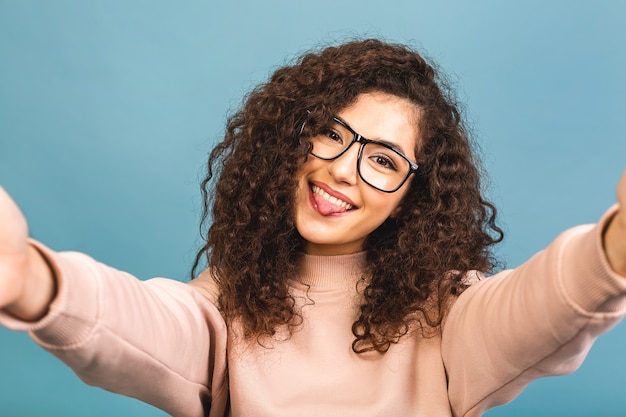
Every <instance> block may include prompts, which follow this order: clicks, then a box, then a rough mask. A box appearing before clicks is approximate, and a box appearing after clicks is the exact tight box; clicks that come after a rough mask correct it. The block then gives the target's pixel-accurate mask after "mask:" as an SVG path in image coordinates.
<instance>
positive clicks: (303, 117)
mask: <svg viewBox="0 0 626 417" xmlns="http://www.w3.org/2000/svg"><path fill="white" fill-rule="evenodd" d="M367 92H382V93H387V94H392V95H395V96H398V97H401V98H405V99H408V100H409V101H411V102H412V103H414V104H415V105H416V106H417V108H419V109H420V115H421V117H420V118H419V121H418V122H417V123H418V124H419V125H418V129H417V130H418V132H420V138H419V139H420V140H419V141H418V143H419V144H418V149H417V150H416V155H418V157H417V163H418V164H419V165H420V170H419V172H418V174H417V175H416V176H415V178H413V180H412V182H411V185H410V188H409V190H408V193H407V194H406V196H405V198H404V200H403V203H402V205H401V211H400V212H399V213H398V214H397V216H395V217H394V218H393V219H388V220H387V221H385V222H384V223H383V224H382V225H381V226H380V227H379V228H378V229H377V230H375V231H374V232H373V233H371V234H370V236H368V238H367V239H366V242H365V250H366V253H367V255H366V259H367V270H366V271H364V274H366V275H368V276H369V277H370V280H369V281H368V285H367V287H366V288H365V290H364V294H363V303H362V305H361V308H360V315H359V317H357V318H356V321H355V322H354V324H353V326H352V332H353V333H354V336H355V340H354V342H353V345H352V349H353V350H354V351H355V352H357V353H362V352H366V351H371V350H375V351H378V352H381V353H384V352H386V351H387V350H388V349H389V347H390V345H391V344H392V343H397V341H398V340H399V339H400V338H401V337H402V336H403V335H405V334H406V333H407V332H408V331H409V329H410V328H411V327H412V326H413V325H415V324H417V325H418V327H419V328H421V329H422V332H424V329H438V328H439V327H440V325H441V322H442V320H443V316H444V312H445V308H444V305H446V303H447V302H448V301H449V299H450V297H454V296H455V295H456V294H459V293H460V292H462V291H463V290H464V289H465V288H466V286H465V285H464V283H463V276H464V275H465V274H466V273H467V272H468V271H470V270H479V271H490V270H492V269H493V267H494V265H495V264H496V263H495V260H494V258H493V256H492V254H491V251H490V247H491V246H492V245H493V244H495V243H497V242H499V241H500V240H502V236H503V235H502V230H501V229H500V228H499V227H498V226H497V225H496V224H495V217H496V209H495V207H494V206H493V205H492V204H491V203H490V202H488V201H486V200H485V199H484V198H483V196H482V190H481V171H480V168H479V167H480V165H479V162H478V160H477V159H476V157H475V155H474V153H473V151H472V146H471V144H470V140H469V135H468V132H467V129H466V128H465V125H464V122H463V119H462V117H461V114H460V111H459V109H458V105H457V103H456V101H455V98H454V95H453V94H452V93H451V90H450V89H449V88H448V86H447V84H446V83H445V81H444V80H443V79H442V78H441V76H440V75H438V72H437V71H436V70H435V67H434V65H432V64H430V63H428V62H427V61H426V60H425V59H424V58H423V57H422V56H420V54H418V53H417V52H415V51H413V50H411V49H409V48H408V47H406V46H404V45H398V44H392V43H387V42H383V41H380V40H377V39H366V40H355V41H350V42H347V43H344V44H341V45H338V46H331V47H327V48H325V49H322V50H321V51H315V52H309V53H307V54H305V55H303V56H302V57H300V58H299V59H298V60H297V61H296V62H295V63H294V64H293V65H287V66H284V67H282V68H279V69H278V70H276V71H275V72H274V73H273V75H272V76H271V78H270V80H269V81H268V82H267V83H265V84H263V85H260V86H258V87H257V88H256V89H254V90H253V91H252V92H251V93H250V94H249V95H248V97H247V98H246V100H245V103H244V105H243V107H242V108H241V109H240V110H239V111H237V112H236V113H235V114H234V115H232V116H231V117H229V119H228V123H227V128H226V133H225V138H224V140H223V141H222V142H221V143H219V144H218V145H217V146H216V147H215V148H214V149H213V151H212V152H211V154H210V157H209V161H208V173H207V176H206V178H205V179H204V180H203V182H202V193H203V197H204V210H203V215H202V226H201V231H202V233H203V237H205V238H206V243H205V244H204V246H203V247H202V248H201V249H200V250H199V252H198V254H197V256H196V259H195V262H194V266H193V270H192V275H193V274H194V273H195V271H196V269H197V268H198V266H199V264H200V263H201V262H202V261H203V260H204V259H206V261H207V263H208V265H210V267H211V271H212V275H213V277H214V279H215V281H216V282H217V285H218V287H219V291H220V295H219V299H218V303H219V308H220V309H221V311H222V313H223V314H224V317H225V319H226V320H227V322H231V321H232V320H234V319H237V320H239V321H240V322H241V324H242V327H243V329H244V333H245V336H246V337H248V338H254V337H256V338H257V340H259V338H260V337H265V336H272V335H274V334H275V332H276V330H277V329H278V328H279V327H284V326H286V327H287V328H288V329H289V330H290V331H293V330H294V326H297V325H298V324H299V323H300V322H301V316H300V314H299V313H298V311H296V308H295V300H294V298H293V297H292V295H291V294H290V291H289V288H288V285H287V280H288V279H289V278H292V277H293V276H294V275H295V274H297V265H298V260H299V258H300V257H301V256H302V252H303V248H304V242H303V239H302V238H301V237H300V235H299V234H298V232H297V230H296V228H295V225H294V214H293V210H292V208H293V200H294V195H295V192H296V187H297V178H296V172H297V171H298V169H299V167H300V166H301V165H302V163H303V162H304V161H305V160H306V157H307V155H308V150H309V148H308V146H309V145H308V142H307V140H306V138H307V137H312V136H313V135H315V134H316V133H319V131H320V129H321V128H323V127H324V126H326V125H327V123H329V121H330V120H331V118H332V117H333V116H334V115H336V114H337V112H338V111H340V110H342V109H344V108H346V107H347V106H349V105H350V104H352V103H354V102H355V101H356V99H357V97H358V96H359V95H360V94H363V93H367ZM305 121H306V123H305ZM211 205H212V209H211ZM391 300H392V302H390V301H391ZM433 300H435V301H436V302H435V303H433V302H432V301H433Z"/></svg>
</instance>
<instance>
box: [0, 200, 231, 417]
mask: <svg viewBox="0 0 626 417" xmlns="http://www.w3.org/2000/svg"><path fill="white" fill-rule="evenodd" d="M27 236H28V233H27V226H26V221H25V219H24V216H23V215H22V214H21V212H20V210H19V209H18V208H17V206H16V205H15V203H14V202H13V201H12V200H11V199H10V197H9V196H8V195H7V194H6V193H5V192H4V191H3V190H0V323H1V324H4V325H5V326H7V327H9V328H12V329H14V330H23V331H28V332H29V334H30V335H31V337H32V338H33V339H34V340H35V341H36V342H37V343H38V344H39V345H41V346H42V347H43V348H45V349H46V350H48V351H49V352H51V353H52V354H54V355H55V356H57V357H58V358H59V359H61V360H62V361H63V362H65V363H66V364H67V365H68V366H69V367H70V368H72V370H73V371H74V372H75V373H76V374H77V375H78V376H79V377H80V378H81V379H82V380H83V381H84V382H86V383H88V384H90V385H95V386H99V387H102V388H104V389H106V390H109V391H112V392H115V393H119V394H123V395H126V396H130V397H134V398H137V399H140V400H142V401H144V402H147V403H149V404H152V405H154V406H156V407H158V408H161V409H162V410H164V411H166V412H168V413H169V414H171V415H173V416H177V417H201V416H206V415H207V413H208V415H210V416H213V415H216V416H217V415H224V412H225V411H224V410H225V408H226V405H227V398H228V384H227V382H226V326H225V323H224V321H223V319H222V317H221V314H220V313H219V311H218V310H217V308H216V307H215V306H214V304H213V303H212V302H211V300H210V299H209V298H207V296H206V294H204V293H203V292H201V291H199V290H197V289H196V288H194V287H192V286H191V285H187V284H184V283H181V282H178V281H175V280H171V279H163V278H157V279H152V280H148V281H140V280H138V279H136V278H135V277H133V276H132V275H130V274H127V273H125V272H122V271H118V270H116V269H114V268H111V267H109V266H106V265H104V264H101V263H99V262H97V261H95V260H93V259H91V258H90V257H88V256H87V255H84V254H81V253H76V252H54V251H52V250H50V249H48V248H46V247H45V246H43V245H41V244H39V243H37V242H34V241H29V240H28V237H27Z"/></svg>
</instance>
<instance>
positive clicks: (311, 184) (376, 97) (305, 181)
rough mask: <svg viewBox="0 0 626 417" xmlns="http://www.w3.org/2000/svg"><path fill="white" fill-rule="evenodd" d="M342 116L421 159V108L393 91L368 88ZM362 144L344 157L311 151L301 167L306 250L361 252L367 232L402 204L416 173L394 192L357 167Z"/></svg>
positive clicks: (300, 215)
mask: <svg viewBox="0 0 626 417" xmlns="http://www.w3.org/2000/svg"><path fill="white" fill-rule="evenodd" d="M337 116H338V117H339V118H340V119H342V120H343V121H344V122H346V123H347V124H348V125H349V126H350V127H351V128H352V129H354V131H356V132H358V133H359V134H361V135H362V136H364V137H366V138H368V139H373V140H378V141H383V142H390V143H392V144H394V145H395V146H396V147H397V148H399V149H400V150H401V151H402V152H403V153H404V154H405V155H406V156H408V157H409V158H410V159H411V160H413V161H415V159H416V158H415V148H416V143H417V137H418V132H417V127H416V126H417V120H418V117H419V111H418V109H417V107H416V106H415V105H414V104H412V103H411V102H410V101H408V100H406V99H404V98H400V97H397V96H393V95H390V94H385V93H380V92H373V93H366V94H362V95H360V96H359V97H358V99H357V101H356V102H355V103H354V104H353V105H351V106H350V107H347V108H346V109H344V110H342V111H340V112H339V113H338V114H337ZM358 152H359V144H358V143H354V144H353V145H352V146H351V147H350V148H349V149H348V150H347V151H346V153H344V154H343V155H341V156H340V157H339V158H337V159H334V160H331V161H325V160H322V159H319V158H316V157H314V156H312V155H309V157H308V158H307V161H306V162H305V163H304V165H303V166H302V167H301V168H300V170H299V172H298V178H299V181H298V190H297V192H296V201H295V222H296V228H297V229H298V232H299V233H300V235H301V236H302V237H303V238H304V239H305V240H306V249H305V251H306V253H308V254H312V255H343V254H349V253H355V252H359V251H361V250H362V249H363V243H364V241H365V238H366V237H367V235H369V234H370V233H371V232H372V231H374V230H375V229H376V228H377V227H378V226H380V225H381V224H382V223H383V222H384V221H385V220H386V219H387V218H388V217H390V216H393V215H394V214H395V213H396V212H397V211H398V209H399V206H400V202H401V201H402V199H403V197H404V195H405V194H406V192H407V190H408V188H409V184H410V182H411V179H412V176H411V177H410V178H409V179H408V180H407V181H406V182H405V183H404V185H403V186H402V187H401V188H400V189H398V191H396V192H394V193H385V192H382V191H379V190H377V189H375V188H373V187H371V186H370V185H368V184H366V183H365V182H363V180H362V179H361V178H360V177H359V174H358V172H357V157H358Z"/></svg>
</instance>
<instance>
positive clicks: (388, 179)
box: [309, 117, 418, 193]
mask: <svg viewBox="0 0 626 417" xmlns="http://www.w3.org/2000/svg"><path fill="white" fill-rule="evenodd" d="M310 142H311V149H310V151H309V152H310V153H311V155H313V156H315V157H316V158H319V159H323V160H325V161H332V160H333V159H337V158H339V157H340V156H341V155H343V154H344V153H346V152H347V151H348V149H350V147H351V146H352V144H353V143H355V142H358V143H359V144H360V148H359V154H358V159H357V172H358V173H359V177H361V179H362V180H363V181H364V182H365V183H366V184H368V185H369V186H371V187H374V188H376V189H377V190H379V191H383V192H385V193H393V192H395V191H398V189H400V187H402V185H403V184H404V183H405V182H406V180H407V179H408V178H409V177H410V176H411V174H413V173H415V172H417V168H418V165H417V163H415V162H413V161H411V160H410V159H409V157H408V156H406V155H405V154H403V153H402V152H401V151H400V150H399V149H397V148H396V147H395V146H394V145H393V144H390V143H386V142H381V141H377V140H372V139H367V138H366V137H364V136H362V135H360V134H358V133H357V132H355V131H354V129H352V128H351V127H350V126H349V125H348V124H347V123H346V122H344V121H343V120H341V119H340V118H339V117H333V122H332V123H331V124H330V126H328V127H325V128H324V129H322V130H321V131H320V133H319V134H317V135H315V136H313V137H312V138H311V139H310Z"/></svg>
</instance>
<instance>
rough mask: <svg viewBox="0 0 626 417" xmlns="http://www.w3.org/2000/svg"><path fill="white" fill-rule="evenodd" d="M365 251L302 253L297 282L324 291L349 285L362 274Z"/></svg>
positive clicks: (352, 285)
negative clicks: (350, 252) (330, 254)
mask: <svg viewBox="0 0 626 417" xmlns="http://www.w3.org/2000/svg"><path fill="white" fill-rule="evenodd" d="M365 257H366V252H358V253H354V254H350V255H335V256H320V255H307V254H304V255H303V257H302V260H301V263H300V276H299V277H298V280H297V281H298V282H299V283H301V284H304V285H307V286H309V287H310V289H312V290H317V291H324V290H326V291H327V290H333V289H339V288H345V287H346V286H349V287H351V288H354V283H355V282H356V281H358V280H359V279H361V278H363V276H364V268H365Z"/></svg>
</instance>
